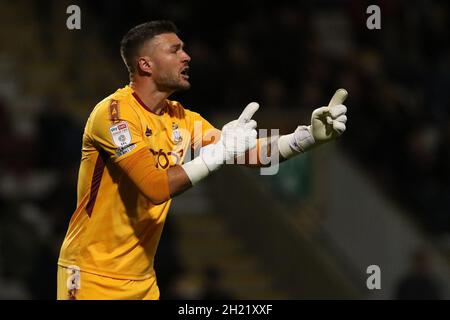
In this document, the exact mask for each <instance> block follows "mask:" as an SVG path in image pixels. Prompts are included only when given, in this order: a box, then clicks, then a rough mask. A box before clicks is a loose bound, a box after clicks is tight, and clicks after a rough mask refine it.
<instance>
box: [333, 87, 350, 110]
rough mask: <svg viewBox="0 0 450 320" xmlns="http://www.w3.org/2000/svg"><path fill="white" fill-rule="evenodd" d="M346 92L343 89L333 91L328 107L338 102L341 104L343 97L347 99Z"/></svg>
mask: <svg viewBox="0 0 450 320" xmlns="http://www.w3.org/2000/svg"><path fill="white" fill-rule="evenodd" d="M347 96H348V92H347V90H345V89H338V90H336V92H335V93H334V95H333V97H332V98H331V100H330V103H328V106H329V107H334V106H336V105H338V104H343V103H344V101H345V99H347Z"/></svg>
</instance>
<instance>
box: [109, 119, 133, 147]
mask: <svg viewBox="0 0 450 320" xmlns="http://www.w3.org/2000/svg"><path fill="white" fill-rule="evenodd" d="M109 131H110V132H111V136H112V138H113V142H114V144H115V145H116V146H118V147H125V146H127V145H129V144H130V143H131V132H130V129H129V128H128V124H127V122H126V121H122V122H120V123H118V124H116V125H114V126H112V127H110V128H109Z"/></svg>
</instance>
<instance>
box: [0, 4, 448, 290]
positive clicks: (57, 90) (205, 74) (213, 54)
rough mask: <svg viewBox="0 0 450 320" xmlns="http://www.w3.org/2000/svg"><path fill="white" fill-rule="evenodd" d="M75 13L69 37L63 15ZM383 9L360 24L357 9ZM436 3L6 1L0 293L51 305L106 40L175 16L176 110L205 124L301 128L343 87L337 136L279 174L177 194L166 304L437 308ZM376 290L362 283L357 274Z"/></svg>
mask: <svg viewBox="0 0 450 320" xmlns="http://www.w3.org/2000/svg"><path fill="white" fill-rule="evenodd" d="M70 4H76V5H78V6H79V7H80V8H81V30H73V31H71V30H68V29H67V28H66V19H67V18H68V14H66V8H67V7H68V5H70ZM370 4H378V5H379V6H380V8H381V30H368V29H367V27H366V19H367V18H368V16H369V15H368V14H366V8H367V6H368V5H370ZM448 6H449V5H448V2H446V1H424V0H423V1H420V0H417V1H378V2H377V3H373V2H371V1H370V2H369V1H357V0H348V1H332V0H328V1H325V0H318V1H297V2H293V1H290V2H285V1H276V2H275V1H274V2H273V3H271V4H267V3H263V2H261V1H240V2H236V3H235V4H232V3H230V2H229V1H221V2H214V4H212V3H206V2H197V1H195V2H194V1H168V0H165V1H159V0H158V1H129V2H125V1H123V2H119V1H117V2H116V1H71V2H68V1H45V2H42V1H24V0H15V1H2V2H1V3H0V23H1V28H0V42H1V50H0V123H1V125H0V127H1V128H2V130H1V135H0V141H1V146H2V147H1V149H0V153H1V156H0V208H1V209H0V211H1V214H0V298H1V299H54V298H55V296H56V260H57V256H58V253H59V248H60V245H61V242H62V239H63V237H64V235H65V232H66V228H67V224H68V221H69V219H70V216H71V214H72V212H73V210H74V208H75V200H76V193H75V192H76V178H77V171H78V164H79V160H80V145H81V135H82V130H83V127H84V123H85V120H86V119H87V116H88V114H89V112H90V110H91V109H92V108H93V106H94V105H95V104H96V103H97V102H98V101H99V100H100V99H102V98H103V97H105V96H107V95H109V94H110V93H112V92H113V91H115V90H116V89H117V88H119V87H122V86H123V85H125V84H127V83H128V77H127V73H126V69H125V67H124V66H123V63H122V61H121V59H120V55H119V41H120V39H121V37H122V36H123V35H124V33H125V32H126V31H127V30H128V29H129V28H130V27H132V26H134V25H136V24H138V23H141V22H144V21H149V20H153V19H161V18H164V19H170V20H173V21H174V22H175V23H176V24H177V25H178V27H179V28H180V30H181V38H182V39H183V40H184V42H185V43H186V50H187V52H188V53H189V54H190V55H191V57H192V62H191V83H192V88H191V90H190V91H187V92H182V93H179V94H177V95H176V97H175V99H176V100H179V101H181V102H182V103H183V104H184V105H185V107H187V108H190V109H194V110H196V111H198V112H200V113H201V114H202V115H204V116H205V117H206V118H207V119H209V120H210V121H211V122H212V123H213V124H215V125H216V126H217V127H219V128H220V127H221V126H222V125H223V124H224V123H225V121H226V120H229V119H232V118H233V117H234V116H236V115H237V113H238V112H239V110H241V108H242V107H243V106H244V105H246V104H247V103H248V102H249V101H253V100H255V101H258V102H260V104H261V109H260V111H258V113H257V114H256V119H257V120H258V124H259V127H260V128H268V129H270V128H280V131H281V133H288V132H290V131H292V130H293V129H295V127H296V126H297V125H298V124H303V123H308V121H309V116H310V113H311V111H312V110H313V109H314V108H316V107H319V106H322V105H324V104H326V103H327V102H328V100H329V98H330V97H331V95H332V94H333V93H334V91H335V90H336V89H337V88H340V87H343V88H346V89H347V90H348V91H349V99H348V100H347V103H346V104H347V106H348V108H349V111H348V117H349V123H348V127H347V131H346V133H345V134H344V136H343V137H342V138H341V139H339V140H338V141H337V142H336V143H332V144H330V145H326V146H323V147H321V148H319V149H317V150H315V151H313V152H311V153H309V154H307V155H305V156H301V157H298V158H297V159H295V161H290V162H287V163H285V164H282V165H281V166H280V172H279V174H278V175H276V176H260V175H259V170H254V169H249V168H243V167H238V168H236V167H234V168H230V167H226V168H224V170H222V171H220V172H218V173H217V174H215V175H214V176H212V177H211V178H210V179H209V180H208V181H205V182H204V183H202V184H201V185H200V186H199V187H198V188H194V189H192V190H190V191H189V192H187V193H186V194H184V195H182V196H180V197H179V198H177V199H176V200H175V201H174V206H173V209H172V211H171V213H170V214H169V217H168V220H167V224H166V226H165V231H164V232H163V236H162V240H161V245H160V248H159V251H158V255H157V258H156V259H157V261H156V271H157V274H158V277H159V284H160V288H161V298H163V299H173V298H190V299H212V298H233V299H304V298H319V299H397V298H405V297H406V298H408V297H409V298H414V297H417V298H441V299H448V298H449V293H450V292H449V291H450V280H449V279H450V183H449V181H450V180H449V179H450V149H449V145H450V113H449V110H450V109H449V107H450V104H449V102H450V90H449V88H450V52H449V39H450V35H449V30H450V29H449V10H448V9H449V8H448ZM370 265H378V266H379V267H380V269H381V289H380V290H369V289H368V288H367V287H366V279H367V278H368V276H369V275H368V274H367V273H366V270H367V267H368V266H370Z"/></svg>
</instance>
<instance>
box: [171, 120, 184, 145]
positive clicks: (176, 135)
mask: <svg viewBox="0 0 450 320" xmlns="http://www.w3.org/2000/svg"><path fill="white" fill-rule="evenodd" d="M172 139H173V142H175V143H180V142H181V141H183V137H181V134H180V130H178V124H176V123H175V122H172Z"/></svg>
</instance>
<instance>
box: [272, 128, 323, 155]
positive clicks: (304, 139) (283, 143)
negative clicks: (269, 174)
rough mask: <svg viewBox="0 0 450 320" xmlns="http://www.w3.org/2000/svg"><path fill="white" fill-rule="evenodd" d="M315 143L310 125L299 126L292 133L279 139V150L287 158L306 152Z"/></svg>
mask: <svg viewBox="0 0 450 320" xmlns="http://www.w3.org/2000/svg"><path fill="white" fill-rule="evenodd" d="M314 145H315V140H314V137H313V136H312V134H311V131H310V128H309V126H299V127H297V129H296V130H295V131H294V132H293V133H291V134H287V135H284V136H281V137H280V138H279V139H278V150H279V152H280V154H281V156H282V157H283V158H285V159H289V158H292V157H293V156H295V155H297V154H299V153H304V152H306V151H308V150H309V149H311V148H312V147H313V146H314Z"/></svg>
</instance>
